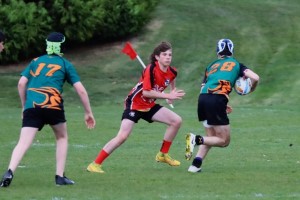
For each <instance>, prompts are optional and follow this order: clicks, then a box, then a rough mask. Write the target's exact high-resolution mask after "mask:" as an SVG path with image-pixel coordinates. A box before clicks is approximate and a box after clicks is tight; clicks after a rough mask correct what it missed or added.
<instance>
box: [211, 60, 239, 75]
mask: <svg viewBox="0 0 300 200" xmlns="http://www.w3.org/2000/svg"><path fill="white" fill-rule="evenodd" d="M219 66H220V64H219V63H216V64H214V65H213V66H211V71H210V72H209V74H212V73H215V72H216V71H217V70H218V67H219ZM234 66H235V63H234V62H224V63H223V65H222V66H221V68H220V70H221V71H231V70H232V69H233V67H234Z"/></svg>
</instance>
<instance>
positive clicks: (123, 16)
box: [95, 0, 158, 39]
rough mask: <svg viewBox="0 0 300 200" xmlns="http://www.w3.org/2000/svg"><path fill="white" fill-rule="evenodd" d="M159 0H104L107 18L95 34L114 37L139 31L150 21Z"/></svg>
mask: <svg viewBox="0 0 300 200" xmlns="http://www.w3.org/2000/svg"><path fill="white" fill-rule="evenodd" d="M157 2H158V0H152V1H149V0H148V1H145V0H127V1H124V0H103V7H104V10H105V15H104V16H105V18H104V22H103V24H102V26H100V27H99V29H98V32H96V34H95V35H98V36H100V37H101V38H102V39H114V38H120V37H124V36H128V35H131V34H134V33H137V32H138V31H139V30H140V29H141V28H142V27H143V26H144V25H145V24H146V23H147V22H148V21H149V16H150V13H151V12H152V10H153V9H154V8H155V6H156V4H157Z"/></svg>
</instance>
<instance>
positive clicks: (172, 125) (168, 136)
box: [152, 107, 182, 142]
mask: <svg viewBox="0 0 300 200" xmlns="http://www.w3.org/2000/svg"><path fill="white" fill-rule="evenodd" d="M152 120H153V121H157V122H161V123H164V124H167V125H168V127H167V130H166V132H165V135H164V140H166V141H170V142H171V141H173V140H174V138H175V137H176V135H177V133H178V130H179V128H180V126H181V123H182V119H181V117H180V116H179V115H177V114H176V113H174V112H173V111H171V110H169V109H167V108H165V107H162V108H161V109H160V110H159V111H158V112H157V113H155V115H154V116H153V118H152Z"/></svg>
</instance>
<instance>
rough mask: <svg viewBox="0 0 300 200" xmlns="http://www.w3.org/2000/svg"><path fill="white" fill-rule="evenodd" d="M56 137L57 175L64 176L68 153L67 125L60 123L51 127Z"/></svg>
mask: <svg viewBox="0 0 300 200" xmlns="http://www.w3.org/2000/svg"><path fill="white" fill-rule="evenodd" d="M51 128H52V129H53V131H54V133H55V137H56V175H59V176H61V177H62V176H63V175H64V171H65V165H66V159H67V153H68V132H67V124H66V123H60V124H57V125H53V126H51Z"/></svg>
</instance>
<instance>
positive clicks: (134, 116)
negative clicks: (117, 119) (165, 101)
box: [122, 104, 162, 123]
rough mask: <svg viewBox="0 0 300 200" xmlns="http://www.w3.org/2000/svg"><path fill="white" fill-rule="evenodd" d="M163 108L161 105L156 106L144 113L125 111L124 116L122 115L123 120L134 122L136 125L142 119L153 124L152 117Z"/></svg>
mask: <svg viewBox="0 0 300 200" xmlns="http://www.w3.org/2000/svg"><path fill="white" fill-rule="evenodd" d="M161 108H162V106H161V105H159V104H155V106H153V107H152V108H151V109H150V110H149V111H146V112H142V111H137V110H128V109H126V110H124V112H123V115H122V120H123V119H129V120H131V121H134V122H135V123H138V121H139V120H140V119H141V118H142V119H143V120H145V121H147V122H149V123H152V122H153V121H152V117H153V115H154V114H155V113H157V111H158V110H159V109H161Z"/></svg>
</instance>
